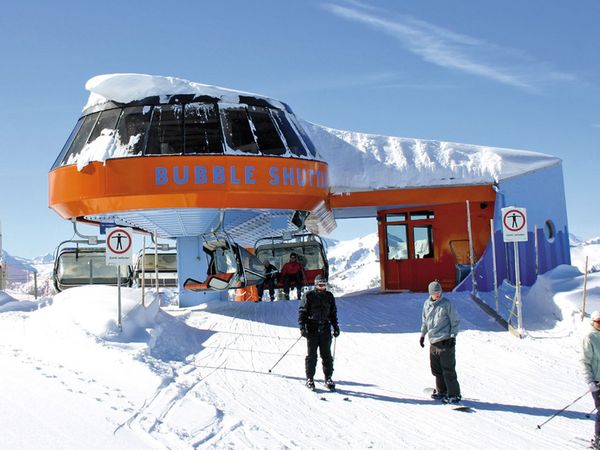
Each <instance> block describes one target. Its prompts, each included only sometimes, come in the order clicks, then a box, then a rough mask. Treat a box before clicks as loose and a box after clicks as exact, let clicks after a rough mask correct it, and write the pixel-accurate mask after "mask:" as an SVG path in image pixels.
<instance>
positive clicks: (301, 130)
mask: <svg viewBox="0 0 600 450" xmlns="http://www.w3.org/2000/svg"><path fill="white" fill-rule="evenodd" d="M290 117H291V119H292V122H293V123H294V125H295V127H296V128H297V129H298V132H299V133H300V136H302V140H303V141H304V145H305V146H306V147H307V148H308V151H309V152H310V154H311V155H312V156H317V149H316V148H315V145H314V144H313V142H312V141H311V140H310V137H309V136H308V134H307V133H306V131H304V128H302V126H301V125H300V123H299V122H298V120H297V119H296V117H295V116H290Z"/></svg>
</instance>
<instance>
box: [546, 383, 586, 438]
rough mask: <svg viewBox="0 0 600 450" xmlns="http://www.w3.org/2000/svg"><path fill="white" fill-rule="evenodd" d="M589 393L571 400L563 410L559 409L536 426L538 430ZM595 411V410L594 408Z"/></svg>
mask: <svg viewBox="0 0 600 450" xmlns="http://www.w3.org/2000/svg"><path fill="white" fill-rule="evenodd" d="M588 392H589V391H585V392H584V393H583V394H581V395H580V396H579V397H577V398H576V399H575V400H573V401H572V402H571V403H569V404H568V405H567V406H565V407H564V408H563V409H561V410H560V411H556V412H555V413H554V414H552V415H551V416H550V418H549V419H546V421H545V422H544V423H541V424H539V425H538V426H537V428H538V430H539V429H541V428H542V427H543V426H544V425H546V424H547V423H548V422H550V421H551V420H552V419H554V418H555V417H556V416H558V415H559V414H560V413H561V412H563V411H564V410H565V409H567V408H568V407H569V406H571V405H573V404H574V403H575V402H577V401H579V400H581V399H582V398H583V396H584V395H587V394H588ZM594 409H595V408H594Z"/></svg>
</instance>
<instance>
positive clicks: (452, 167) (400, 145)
mask: <svg viewBox="0 0 600 450" xmlns="http://www.w3.org/2000/svg"><path fill="white" fill-rule="evenodd" d="M302 125H303V126H304V128H305V129H306V130H307V132H308V133H309V135H310V137H311V138H312V140H313V143H314V144H315V146H316V147H317V149H318V150H319V152H320V153H321V155H323V157H324V159H325V160H326V161H327V162H328V163H329V178H330V186H331V191H332V193H342V192H354V191H367V190H374V189H378V190H379V189H399V188H411V187H434V186H452V185H481V184H493V183H498V182H499V181H501V180H505V179H507V178H512V177H515V176H519V175H524V174H526V173H529V172H532V171H537V170H540V169H543V168H547V167H551V166H554V165H556V164H560V163H561V159H560V158H557V157H554V156H549V155H545V154H542V153H537V152H531V151H527V150H515V149H507V148H498V147H489V146H480V145H472V144H460V143H455V142H444V141H433V140H426V139H414V138H402V137H394V136H380V135H374V134H367V133H359V132H353V131H343V130H336V129H333V128H328V127H324V126H321V125H316V124H313V123H311V122H307V121H305V120H303V121H302Z"/></svg>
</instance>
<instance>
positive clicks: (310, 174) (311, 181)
mask: <svg viewBox="0 0 600 450" xmlns="http://www.w3.org/2000/svg"><path fill="white" fill-rule="evenodd" d="M314 173H315V172H314V170H312V169H308V184H309V186H311V187H312V185H313V178H312V177H313V175H314Z"/></svg>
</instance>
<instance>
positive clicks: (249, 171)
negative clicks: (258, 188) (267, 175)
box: [244, 166, 256, 184]
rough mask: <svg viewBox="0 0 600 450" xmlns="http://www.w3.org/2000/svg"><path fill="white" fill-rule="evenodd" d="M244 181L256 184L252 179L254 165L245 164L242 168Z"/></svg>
mask: <svg viewBox="0 0 600 450" xmlns="http://www.w3.org/2000/svg"><path fill="white" fill-rule="evenodd" d="M244 182H245V183H246V184H256V180H255V179H254V166H246V167H245V168H244Z"/></svg>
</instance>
